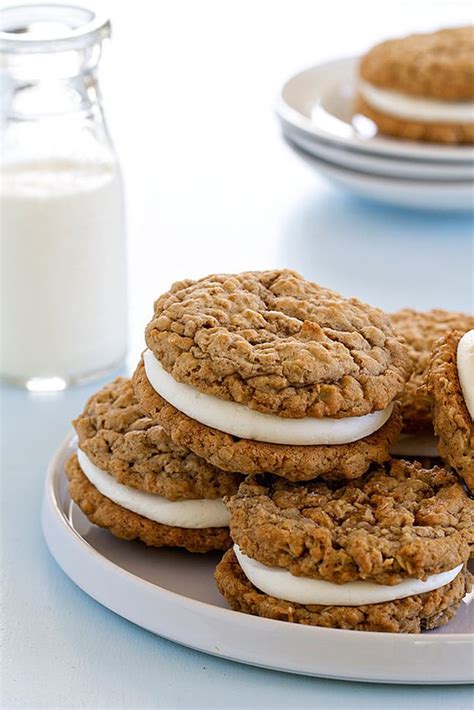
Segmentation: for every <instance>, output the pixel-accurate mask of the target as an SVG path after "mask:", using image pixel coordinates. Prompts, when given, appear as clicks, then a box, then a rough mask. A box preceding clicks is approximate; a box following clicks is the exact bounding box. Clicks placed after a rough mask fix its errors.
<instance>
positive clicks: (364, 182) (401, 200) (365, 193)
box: [292, 144, 474, 213]
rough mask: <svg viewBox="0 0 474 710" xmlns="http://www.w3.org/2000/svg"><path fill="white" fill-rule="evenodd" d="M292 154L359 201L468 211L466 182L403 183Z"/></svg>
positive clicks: (473, 188) (470, 196) (473, 193)
mask: <svg viewBox="0 0 474 710" xmlns="http://www.w3.org/2000/svg"><path fill="white" fill-rule="evenodd" d="M292 148H293V149H294V150H295V152H296V153H297V154H298V155H299V156H300V157H301V158H302V159H303V160H304V161H305V162H306V163H307V164H308V165H309V166H310V167H312V168H314V169H315V170H316V171H317V172H318V173H319V174H320V175H323V176H324V177H325V178H327V179H328V180H330V181H331V182H333V183H334V184H335V185H338V186H340V187H343V188H344V189H346V190H349V191H351V192H353V193H355V194H356V195H359V196H360V197H365V198H367V199H369V200H375V201H376V202H382V203H384V204H390V205H396V206H397V207H409V208H415V209H422V210H430V211H431V210H432V211H437V212H463V213H467V212H470V211H472V209H473V207H474V185H473V183H472V182H471V181H470V180H451V181H444V180H406V179H403V178H392V177H386V176H382V175H373V174H370V173H363V172H360V171H357V170H350V169H349V168H344V167H341V166H339V165H336V164H335V163H330V162H329V161H326V160H321V159H319V158H315V157H314V156H312V155H309V153H307V152H306V151H303V150H301V149H300V148H298V147H296V146H294V145H293V144H292Z"/></svg>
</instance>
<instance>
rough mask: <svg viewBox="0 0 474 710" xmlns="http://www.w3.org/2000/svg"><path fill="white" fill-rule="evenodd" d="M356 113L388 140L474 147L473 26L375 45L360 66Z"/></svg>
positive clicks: (411, 36) (363, 58) (417, 35)
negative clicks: (404, 139) (391, 138)
mask: <svg viewBox="0 0 474 710" xmlns="http://www.w3.org/2000/svg"><path fill="white" fill-rule="evenodd" d="M355 111H356V113H360V114H363V115H364V116H367V117H368V118H370V119H371V120H372V121H373V122H374V123H375V124H376V126H377V128H378V130H379V132H380V133H384V134H387V135H391V136H397V137H399V138H406V139H411V140H418V141H433V142H439V143H452V144H455V143H473V142H474V31H473V27H472V26H470V27H458V28H451V29H445V30H440V31H438V32H433V33H431V34H415V35H410V36H408V37H403V38H401V39H391V40H388V41H386V42H382V43H381V44H378V45H377V46H375V47H374V48H373V49H371V50H370V51H369V52H368V53H367V54H366V55H365V56H364V57H362V59H361V62H360V65H359V83H358V95H357V99H356V105H355Z"/></svg>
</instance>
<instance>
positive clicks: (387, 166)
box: [281, 120, 474, 184]
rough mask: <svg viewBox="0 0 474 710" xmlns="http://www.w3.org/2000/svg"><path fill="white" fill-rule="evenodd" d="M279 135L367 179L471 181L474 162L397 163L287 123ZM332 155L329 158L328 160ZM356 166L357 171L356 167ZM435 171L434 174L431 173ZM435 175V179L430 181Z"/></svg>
mask: <svg viewBox="0 0 474 710" xmlns="http://www.w3.org/2000/svg"><path fill="white" fill-rule="evenodd" d="M281 134H282V137H283V140H284V141H285V142H287V143H289V144H290V147H292V148H293V147H295V146H296V147H297V148H298V149H299V150H301V151H304V152H305V153H306V154H307V155H309V156H311V157H314V158H317V159H321V160H327V161H330V162H333V163H334V164H335V165H338V166H339V167H341V168H344V169H347V170H359V171H360V172H366V173H368V174H370V175H380V176H381V177H388V178H396V179H399V180H416V181H419V180H422V181H426V182H433V183H435V184H436V183H437V182H440V181H441V182H449V183H451V182H468V183H470V184H472V183H473V180H474V162H473V163H472V165H471V164H470V163H461V162H459V163H456V164H454V165H453V164H452V163H447V162H446V163H438V162H435V161H432V162H431V163H430V164H429V163H427V161H419V160H407V159H406V158H402V159H400V160H398V159H397V158H396V157H394V156H386V155H382V154H380V153H362V152H360V151H355V150H347V149H346V148H345V147H344V146H341V145H338V144H336V143H328V142H326V141H321V140H319V138H316V137H315V136H312V135H311V136H310V135H308V134H307V133H305V132H303V131H301V130H300V129H299V128H297V127H296V126H293V125H292V124H291V123H288V121H284V120H282V121H281ZM328 153H329V154H331V156H332V157H331V158H329V157H328ZM355 163H357V165H358V167H356V166H355ZM443 170H447V171H448V175H447V176H446V174H445V176H444V177H443V176H441V177H440V176H439V174H442V173H443ZM456 170H458V171H461V172H463V173H464V175H463V177H460V176H459V175H453V174H452V173H453V172H456ZM433 171H434V173H433ZM433 174H435V175H436V176H435V177H432V176H433Z"/></svg>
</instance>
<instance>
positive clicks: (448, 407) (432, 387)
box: [427, 331, 474, 494]
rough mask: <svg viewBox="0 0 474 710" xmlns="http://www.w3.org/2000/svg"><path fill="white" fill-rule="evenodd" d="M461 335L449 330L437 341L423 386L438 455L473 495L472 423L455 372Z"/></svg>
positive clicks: (456, 370)
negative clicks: (430, 401) (431, 406)
mask: <svg viewBox="0 0 474 710" xmlns="http://www.w3.org/2000/svg"><path fill="white" fill-rule="evenodd" d="M462 335H463V332H461V331H453V332H451V333H448V334H447V335H446V336H445V337H444V338H441V339H440V340H439V341H438V343H437V345H436V347H435V349H434V351H433V355H432V358H431V362H430V365H429V369H428V375H427V384H428V389H429V391H430V393H431V396H432V398H433V402H434V412H433V421H434V427H435V431H436V434H437V435H438V436H439V443H438V448H439V451H440V454H441V456H442V457H443V458H444V459H446V461H448V463H449V464H450V465H451V466H452V467H453V468H454V469H456V471H457V472H458V474H459V475H460V476H461V477H462V478H463V479H464V481H465V483H466V485H467V487H468V488H469V490H470V491H471V493H472V494H474V423H473V421H472V419H471V416H470V415H469V412H468V410H467V407H466V403H465V401H464V396H463V393H462V390H461V385H460V383H459V376H458V369H457V347H458V343H459V340H460V339H461V337H462Z"/></svg>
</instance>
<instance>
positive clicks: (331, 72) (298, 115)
mask: <svg viewBox="0 0 474 710" xmlns="http://www.w3.org/2000/svg"><path fill="white" fill-rule="evenodd" d="M357 61H358V58H357V57H349V58H345V59H337V60H334V61H331V62H326V63H325V64H320V65H318V66H314V67H310V68H309V69H306V70H304V71H302V72H300V73H298V74H295V75H294V76H293V77H291V78H290V79H289V80H288V81H287V82H286V83H285V84H284V85H283V88H282V89H281V93H280V96H279V97H278V101H277V114H278V116H279V118H280V120H281V121H282V124H283V125H285V124H290V125H291V126H293V127H295V128H297V129H299V130H300V131H303V132H306V133H307V134H308V135H309V136H312V137H314V138H317V139H318V140H320V141H323V142H327V143H329V144H331V145H338V146H340V147H344V148H346V149H349V150H353V151H363V152H367V153H373V154H377V155H384V156H386V157H396V158H409V159H411V160H425V161H450V162H456V163H457V162H468V163H469V162H472V160H473V159H474V149H473V148H472V147H470V146H449V145H440V144H436V143H422V142H417V141H406V140H401V139H397V138H390V137H387V136H382V135H378V134H377V129H376V126H375V124H374V123H373V122H372V121H370V120H369V119H368V118H365V117H364V116H355V117H353V115H352V106H353V101H354V96H355V90H356V89H355V87H356V69H357Z"/></svg>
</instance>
